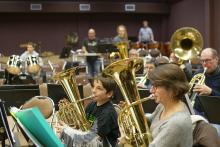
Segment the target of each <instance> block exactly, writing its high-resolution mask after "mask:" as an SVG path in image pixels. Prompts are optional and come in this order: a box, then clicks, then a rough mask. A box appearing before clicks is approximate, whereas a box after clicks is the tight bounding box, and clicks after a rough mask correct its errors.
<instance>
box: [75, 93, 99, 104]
mask: <svg viewBox="0 0 220 147" xmlns="http://www.w3.org/2000/svg"><path fill="white" fill-rule="evenodd" d="M94 97H95V96H94V95H90V96H88V97H85V98H83V99H80V100H78V101H76V102H77V103H78V102H83V101H85V100H89V99H93V98H94Z"/></svg>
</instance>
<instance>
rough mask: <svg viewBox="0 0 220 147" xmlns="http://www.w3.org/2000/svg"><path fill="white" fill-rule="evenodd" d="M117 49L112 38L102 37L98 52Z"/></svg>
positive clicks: (109, 51) (108, 51)
mask: <svg viewBox="0 0 220 147" xmlns="http://www.w3.org/2000/svg"><path fill="white" fill-rule="evenodd" d="M115 51H117V47H116V46H115V45H114V43H113V41H112V39H111V38H104V39H100V40H99V42H98V47H97V52H98V53H112V52H115Z"/></svg>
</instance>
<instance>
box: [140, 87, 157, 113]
mask: <svg viewBox="0 0 220 147" xmlns="http://www.w3.org/2000/svg"><path fill="white" fill-rule="evenodd" d="M138 92H139V95H140V99H143V98H145V97H148V96H149V95H150V90H149V89H140V88H139V89H138ZM157 105H158V104H157V103H156V102H155V100H153V99H149V100H147V101H145V102H143V103H142V107H143V109H144V112H145V113H152V112H154V110H155V109H156V107H157Z"/></svg>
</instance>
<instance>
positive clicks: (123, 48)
mask: <svg viewBox="0 0 220 147" xmlns="http://www.w3.org/2000/svg"><path fill="white" fill-rule="evenodd" d="M116 47H117V49H118V52H112V53H111V54H110V61H111V63H112V62H114V61H115V58H116V57H119V59H125V58H128V43H127V42H119V43H117V44H116Z"/></svg>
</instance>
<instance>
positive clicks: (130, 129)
mask: <svg viewBox="0 0 220 147" xmlns="http://www.w3.org/2000/svg"><path fill="white" fill-rule="evenodd" d="M142 64H143V60H142V59H140V58H132V59H129V58H127V59H123V60H120V61H117V62H114V63H112V64H110V65H109V66H108V67H106V68H105V69H104V71H103V73H104V74H105V75H107V76H110V77H112V78H113V79H114V80H115V81H116V83H117V84H118V86H119V88H120V90H121V93H122V95H123V97H124V99H125V101H126V103H127V105H128V106H131V105H132V103H133V102H136V101H139V100H140V96H139V93H138V90H137V87H136V83H135V71H136V70H138V69H139V68H140V67H141V66H142ZM127 112H128V113H124V114H121V113H120V114H119V115H120V116H121V117H123V119H124V120H123V121H118V123H119V127H120V128H121V129H122V132H125V134H126V136H127V137H126V139H127V140H128V141H129V144H131V145H132V146H138V147H142V146H143V147H147V146H148V145H149V143H150V142H151V140H152V137H151V134H150V130H149V127H148V124H147V120H146V117H145V116H144V111H143V107H142V105H141V104H138V105H134V106H131V107H129V110H128V111H127Z"/></svg>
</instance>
